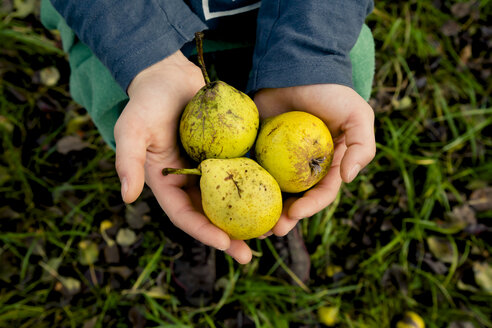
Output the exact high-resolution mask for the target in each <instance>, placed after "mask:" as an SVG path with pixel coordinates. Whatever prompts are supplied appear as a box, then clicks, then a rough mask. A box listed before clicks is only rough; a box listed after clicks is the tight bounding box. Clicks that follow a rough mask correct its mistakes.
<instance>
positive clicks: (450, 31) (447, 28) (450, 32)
mask: <svg viewBox="0 0 492 328" xmlns="http://www.w3.org/2000/svg"><path fill="white" fill-rule="evenodd" d="M460 31H461V26H460V24H458V23H457V22H455V21H454V20H448V21H447V22H446V23H444V25H443V26H442V27H441V32H442V33H443V34H444V35H445V36H455V35H457V34H458V33H459V32H460Z"/></svg>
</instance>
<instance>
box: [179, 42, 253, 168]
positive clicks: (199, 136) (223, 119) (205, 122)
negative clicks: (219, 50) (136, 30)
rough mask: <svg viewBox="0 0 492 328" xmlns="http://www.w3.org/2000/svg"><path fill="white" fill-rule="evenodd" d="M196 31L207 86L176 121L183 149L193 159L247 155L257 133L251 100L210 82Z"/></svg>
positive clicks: (219, 83) (229, 87) (226, 85)
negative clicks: (177, 121)
mask: <svg viewBox="0 0 492 328" xmlns="http://www.w3.org/2000/svg"><path fill="white" fill-rule="evenodd" d="M202 38H203V34H202V33H201V32H200V33H196V34H195V39H196V43H197V52H198V62H199V64H200V68H201V70H202V73H203V77H204V79H205V83H206V85H205V86H204V87H202V88H201V89H200V90H199V91H198V92H197V93H196V95H195V96H194V97H193V98H192V99H191V101H190V102H189V103H188V104H187V106H186V107H185V110H184V112H183V114H182V116H181V120H180V124H179V135H180V139H181V142H182V144H183V147H184V149H185V150H186V152H187V153H188V155H189V156H190V157H191V158H192V159H193V160H195V161H197V162H201V161H203V160H204V159H207V158H235V157H240V156H243V155H244V154H246V153H247V152H248V151H249V149H250V148H251V147H252V146H253V144H254V141H255V139H256V135H257V133H258V127H259V122H260V119H259V114H258V109H257V108H256V105H255V103H254V102H253V100H252V99H251V98H250V97H249V96H248V95H246V94H245V93H243V92H241V91H239V90H237V89H235V88H234V87H232V86H230V85H229V84H227V83H225V82H223V81H213V82H211V81H210V78H209V77H208V74H207V70H206V67H205V62H204V60H203V50H202V48H203V47H202Z"/></svg>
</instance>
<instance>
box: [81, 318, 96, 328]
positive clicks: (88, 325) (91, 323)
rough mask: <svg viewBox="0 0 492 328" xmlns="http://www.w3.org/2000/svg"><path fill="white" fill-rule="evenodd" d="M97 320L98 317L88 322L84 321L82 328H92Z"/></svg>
mask: <svg viewBox="0 0 492 328" xmlns="http://www.w3.org/2000/svg"><path fill="white" fill-rule="evenodd" d="M97 318H98V316H95V317H92V318H90V319H89V320H86V321H85V322H84V325H83V326H82V328H94V327H95V326H96V324H97Z"/></svg>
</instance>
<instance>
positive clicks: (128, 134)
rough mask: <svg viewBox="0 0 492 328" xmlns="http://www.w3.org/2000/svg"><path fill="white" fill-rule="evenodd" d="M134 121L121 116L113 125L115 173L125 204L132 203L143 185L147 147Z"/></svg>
mask: <svg viewBox="0 0 492 328" xmlns="http://www.w3.org/2000/svg"><path fill="white" fill-rule="evenodd" d="M136 124H138V123H136V121H135V120H133V121H132V120H129V119H128V117H126V116H124V113H123V114H122V115H121V117H120V119H119V120H118V122H117V123H116V125H115V129H114V137H115V142H116V172H117V173H118V176H119V178H120V182H121V196H122V198H123V201H124V202H125V203H131V202H134V201H135V200H136V199H137V198H138V196H140V193H141V192H142V189H143V186H144V183H145V168H144V165H145V160H146V154H147V146H146V144H145V137H144V136H145V134H144V133H140V132H139V130H140V129H139V127H138V126H135V125H136Z"/></svg>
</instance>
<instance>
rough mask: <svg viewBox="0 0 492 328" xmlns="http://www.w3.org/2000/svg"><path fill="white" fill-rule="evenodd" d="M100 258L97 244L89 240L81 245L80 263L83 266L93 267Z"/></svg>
mask: <svg viewBox="0 0 492 328" xmlns="http://www.w3.org/2000/svg"><path fill="white" fill-rule="evenodd" d="M98 257H99V248H98V246H97V244H96V243H94V242H92V241H88V240H84V241H81V242H80V243H79V262H80V264H82V265H91V264H94V263H95V262H96V261H97V258H98Z"/></svg>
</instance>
